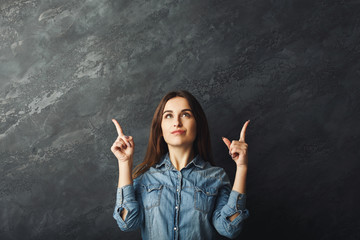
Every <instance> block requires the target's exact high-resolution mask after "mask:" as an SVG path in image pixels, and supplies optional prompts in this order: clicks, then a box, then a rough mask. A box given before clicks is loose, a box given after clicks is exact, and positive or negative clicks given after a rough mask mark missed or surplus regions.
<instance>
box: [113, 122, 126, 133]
mask: <svg viewBox="0 0 360 240" xmlns="http://www.w3.org/2000/svg"><path fill="white" fill-rule="evenodd" d="M112 121H113V123H114V124H115V127H116V131H117V133H118V135H119V136H123V135H124V133H123V131H122V129H121V127H120V124H119V123H118V122H117V121H116V120H115V119H112Z"/></svg>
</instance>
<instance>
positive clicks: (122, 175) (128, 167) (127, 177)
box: [118, 161, 133, 188]
mask: <svg viewBox="0 0 360 240" xmlns="http://www.w3.org/2000/svg"><path fill="white" fill-rule="evenodd" d="M118 164H119V183H118V188H121V187H123V186H125V185H128V184H132V183H133V179H132V175H131V171H132V165H133V161H127V162H119V161H118Z"/></svg>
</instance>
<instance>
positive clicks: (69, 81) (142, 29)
mask: <svg viewBox="0 0 360 240" xmlns="http://www.w3.org/2000/svg"><path fill="white" fill-rule="evenodd" d="M359 12H360V1H358V0H357V1H356V0H349V1H345V0H344V1H337V0H335V1H331V0H330V1H329V0H322V1H305V0H297V1H294V0H283V1H268V0H251V1H250V0H239V1H130V0H128V1H117V0H113V1H111V0H80V1H78V0H70V1H65V0H58V1H45V0H27V1H24V0H21V1H20V0H16V1H13V0H2V1H1V3H0V89H1V90H0V121H1V125H0V150H1V153H0V178H1V182H0V239H2V240H3V239H129V237H134V239H138V238H140V233H139V232H132V233H124V232H121V231H120V229H119V228H118V227H117V225H116V222H115V220H114V219H113V218H112V213H113V209H114V206H115V196H116V195H115V194H116V187H117V178H118V169H117V167H118V166H117V161H116V158H115V157H114V156H113V154H112V153H111V151H110V146H111V145H112V143H113V141H114V140H115V138H116V130H115V128H114V125H113V123H112V122H111V118H116V119H117V120H118V121H119V123H120V124H121V125H122V126H123V129H124V132H125V133H126V134H128V135H132V136H133V137H134V140H135V143H136V150H135V164H138V163H140V162H141V161H142V159H143V157H144V154H145V148H146V146H147V140H148V136H149V127H150V123H151V118H152V115H153V113H154V110H155V108H156V106H157V104H158V103H159V101H160V99H161V98H162V96H163V95H164V94H165V93H166V92H168V91H170V90H174V89H187V90H189V91H190V92H192V93H193V94H194V95H195V96H196V97H197V98H198V100H199V101H200V103H201V104H202V106H203V108H204V110H205V112H206V114H207V117H208V120H209V124H210V127H211V134H212V135H211V136H212V144H213V149H214V155H215V158H216V162H217V164H218V165H219V166H222V167H224V168H225V169H226V171H227V173H228V174H229V177H230V178H231V180H232V181H233V179H234V174H235V172H234V167H235V164H234V163H233V162H232V160H231V159H230V157H229V155H228V153H227V148H226V146H225V145H224V143H223V142H222V140H221V136H226V137H228V138H230V139H231V140H233V139H238V137H239V133H240V130H241V128H242V126H243V124H244V122H245V121H246V120H248V119H250V120H251V122H250V124H249V126H248V130H247V136H246V142H247V143H248V144H249V172H248V179H247V194H248V200H247V208H248V209H249V210H250V214H251V216H250V218H249V219H248V220H247V222H246V224H245V226H244V230H243V232H242V233H241V236H240V237H239V239H269V238H271V239H350V240H351V239H360V231H359V226H360V220H359V202H360V197H359V190H358V185H359V183H360V181H359V180H360V178H359V175H360V174H359V171H360V164H359V163H358V161H359V155H360V154H359V153H360V151H359V143H360V139H359V137H360V135H359V133H360V127H359V119H360V117H359V116H360V114H359V113H360V101H359V93H360V82H359V77H360V68H359V66H360V61H359V59H360V45H359V43H360V14H359Z"/></svg>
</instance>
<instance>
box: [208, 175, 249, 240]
mask: <svg viewBox="0 0 360 240" xmlns="http://www.w3.org/2000/svg"><path fill="white" fill-rule="evenodd" d="M245 205H246V194H245V193H239V192H237V191H234V190H231V185H230V181H229V178H228V176H227V174H226V172H225V170H224V172H223V174H222V185H221V187H220V189H219V193H218V197H217V200H216V206H215V210H214V212H213V215H212V222H213V225H214V227H215V229H216V230H217V231H218V233H219V234H221V235H223V236H226V237H228V238H230V239H234V238H236V237H237V236H239V234H240V232H241V230H242V226H243V223H244V220H245V219H247V218H248V217H249V215H250V214H249V210H248V209H246V206H245ZM235 213H239V215H238V216H237V217H236V218H235V219H233V221H231V220H230V219H229V218H230V217H231V216H232V215H234V214H235Z"/></svg>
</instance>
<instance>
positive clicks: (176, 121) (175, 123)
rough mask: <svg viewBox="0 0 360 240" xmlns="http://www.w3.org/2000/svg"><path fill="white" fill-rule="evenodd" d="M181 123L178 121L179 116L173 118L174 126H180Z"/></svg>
mask: <svg viewBox="0 0 360 240" xmlns="http://www.w3.org/2000/svg"><path fill="white" fill-rule="evenodd" d="M181 125H182V123H181V121H180V117H178V118H174V127H177V126H181Z"/></svg>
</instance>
